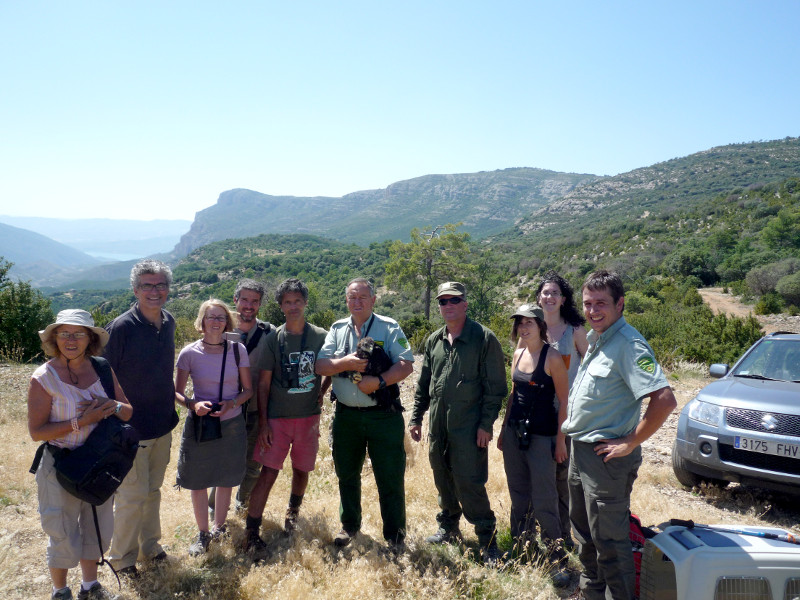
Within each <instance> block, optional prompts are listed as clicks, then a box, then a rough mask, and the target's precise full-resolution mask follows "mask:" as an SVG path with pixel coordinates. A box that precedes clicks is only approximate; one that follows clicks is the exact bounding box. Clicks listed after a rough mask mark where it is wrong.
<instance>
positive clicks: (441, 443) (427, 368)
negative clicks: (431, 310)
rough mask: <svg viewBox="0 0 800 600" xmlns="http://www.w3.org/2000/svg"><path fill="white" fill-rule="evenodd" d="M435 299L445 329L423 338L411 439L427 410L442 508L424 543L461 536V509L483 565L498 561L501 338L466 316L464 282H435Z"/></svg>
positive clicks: (415, 436) (418, 435) (502, 387)
mask: <svg viewBox="0 0 800 600" xmlns="http://www.w3.org/2000/svg"><path fill="white" fill-rule="evenodd" d="M436 298H437V300H438V302H439V312H440V313H441V315H442V317H443V318H444V322H445V326H444V327H442V328H441V329H439V330H438V331H435V332H433V333H432V334H431V335H430V337H429V338H428V339H427V340H426V342H425V354H424V361H423V363H422V370H421V371H420V375H419V380H418V381H417V390H416V393H415V397H414V412H413V414H412V416H411V421H410V426H409V430H410V434H411V439H413V440H414V441H416V442H418V441H419V440H420V439H421V437H422V431H421V429H422V418H423V415H424V414H425V411H427V410H428V408H430V409H431V415H430V422H429V430H428V439H429V441H430V449H429V454H428V457H429V459H430V463H431V468H432V469H433V478H434V482H435V483H436V489H437V490H438V492H439V507H440V508H441V512H440V513H439V514H438V515H437V516H436V520H437V522H438V523H439V529H438V531H437V532H436V533H435V534H434V535H432V536H431V537H429V538H427V540H426V541H427V542H429V543H434V544H442V543H446V542H450V541H454V540H456V539H458V538H460V537H461V532H460V531H459V525H458V522H459V519H460V518H461V513H462V512H463V513H464V516H465V517H466V519H467V521H469V522H470V523H472V524H473V525H474V526H475V533H476V534H477V536H478V541H479V542H480V545H481V554H482V555H483V560H484V562H485V563H486V564H487V565H491V566H494V565H495V564H496V563H497V560H498V558H499V551H498V549H497V540H496V536H495V525H496V519H495V516H494V512H492V509H491V507H490V505H489V496H488V494H487V493H486V481H487V480H488V478H489V454H488V447H489V442H490V441H491V440H492V425H493V424H494V422H495V420H496V419H497V415H498V413H499V412H500V406H501V405H502V402H503V398H505V396H506V395H507V393H508V389H507V386H506V371H505V359H504V357H503V350H502V348H501V347H500V342H498V341H497V338H496V337H495V335H494V333H492V332H491V331H490V330H489V329H487V328H486V327H484V326H483V325H481V324H480V323H476V322H475V321H473V320H471V319H468V318H467V291H466V288H465V287H464V285H463V284H462V283H459V282H457V281H448V282H446V283H443V284H441V285H440V286H439V288H438V290H437V293H436Z"/></svg>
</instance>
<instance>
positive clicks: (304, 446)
mask: <svg viewBox="0 0 800 600" xmlns="http://www.w3.org/2000/svg"><path fill="white" fill-rule="evenodd" d="M319 417H320V416H319V415H311V416H310V417H301V418H298V419H269V426H270V427H271V428H272V446H271V447H270V448H265V447H264V446H262V445H261V443H260V442H259V443H258V444H256V449H255V451H254V452H253V460H254V461H256V462H258V463H261V464H262V465H264V466H265V467H269V468H270V469H275V470H276V471H280V470H281V469H282V468H283V462H284V461H285V460H286V455H287V454H289V447H290V446H291V450H292V467H294V468H295V469H297V470H298V471H305V472H310V471H313V470H314V465H315V464H316V462H317V451H318V450H319Z"/></svg>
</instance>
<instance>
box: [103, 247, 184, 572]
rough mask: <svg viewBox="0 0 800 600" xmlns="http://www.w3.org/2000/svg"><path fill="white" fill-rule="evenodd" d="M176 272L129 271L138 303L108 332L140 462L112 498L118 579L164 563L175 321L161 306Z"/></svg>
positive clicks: (158, 267)
mask: <svg viewBox="0 0 800 600" xmlns="http://www.w3.org/2000/svg"><path fill="white" fill-rule="evenodd" d="M171 283H172V271H171V269H170V268H169V267H168V266H167V265H166V264H164V263H163V262H161V261H158V260H151V259H146V260H143V261H140V262H139V263H137V264H136V265H134V267H133V269H132V270H131V287H132V288H133V294H134V296H135V297H136V303H135V304H134V305H133V306H132V307H131V308H130V310H128V311H127V312H124V313H122V314H121V315H120V316H118V317H117V318H116V319H114V320H113V321H111V323H109V324H108V325H107V326H106V330H107V331H108V333H109V336H110V337H109V340H108V344H107V345H106V347H105V357H106V358H107V359H108V361H109V362H110V363H111V367H112V368H113V369H114V373H116V375H117V379H118V380H119V383H120V385H121V386H122V389H123V390H125V395H126V396H127V397H128V400H129V401H130V403H131V405H132V406H133V408H134V411H133V412H134V416H133V417H132V418H131V420H130V424H131V425H133V427H134V428H136V431H137V432H138V433H139V436H140V438H141V442H139V451H138V452H137V454H136V460H135V462H134V464H133V468H132V469H131V471H130V473H128V476H127V477H126V478H125V480H124V481H123V482H122V485H121V486H120V487H119V489H118V490H117V492H116V495H115V497H114V537H113V538H112V540H111V549H110V551H109V559H110V561H111V564H112V565H113V566H114V568H115V569H116V570H117V572H118V573H121V574H125V575H128V576H130V577H135V576H136V575H138V571H137V569H136V562H137V561H156V562H158V561H163V560H164V559H166V558H167V554H166V552H165V551H164V549H163V548H162V546H161V544H160V542H159V540H160V539H161V517H160V508H161V484H162V483H163V482H164V474H165V472H166V470H167V464H169V457H170V445H171V441H172V434H171V432H172V429H173V428H174V427H175V425H177V424H178V413H177V412H176V410H175V383H174V380H173V377H172V373H173V366H174V364H175V319H174V318H173V317H172V315H171V314H170V313H168V312H167V311H166V310H164V308H163V306H164V304H165V303H166V301H167V296H168V295H169V286H170V284H171Z"/></svg>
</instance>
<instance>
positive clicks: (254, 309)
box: [208, 279, 275, 513]
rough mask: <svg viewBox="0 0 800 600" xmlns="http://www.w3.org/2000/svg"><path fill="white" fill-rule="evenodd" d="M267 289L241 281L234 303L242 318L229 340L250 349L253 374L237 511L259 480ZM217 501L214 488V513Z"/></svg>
mask: <svg viewBox="0 0 800 600" xmlns="http://www.w3.org/2000/svg"><path fill="white" fill-rule="evenodd" d="M265 292H266V288H265V287H264V284H262V283H259V282H258V281H256V280H254V279H242V280H241V281H239V283H237V284H236V290H235V291H234V292H233V303H234V306H235V307H236V313H237V314H238V316H239V324H238V325H237V326H236V327H235V328H234V329H233V331H231V332H229V333H227V334H226V338H227V339H229V340H230V341H233V342H241V343H242V344H243V345H244V347H245V348H247V355H248V356H249V358H250V375H251V378H252V380H253V387H252V390H253V395H252V397H251V398H250V400H248V401H247V402H245V406H243V407H242V411H243V413H244V416H245V428H246V430H247V470H246V471H245V473H244V477H243V478H242V482H241V483H240V484H239V489H238V490H237V492H236V512H238V513H243V512H246V511H247V503H248V501H249V499H250V493H251V492H252V491H253V487H254V486H255V485H256V481H258V475H259V473H260V472H261V465H260V464H259V463H258V462H256V461H255V460H253V452H254V451H255V448H256V441H258V376H259V373H261V370H262V369H263V368H264V365H263V360H264V353H265V351H266V348H267V335H268V334H269V333H270V332H272V331H274V330H275V328H274V327H273V326H272V324H271V323H269V322H268V321H262V320H261V319H259V318H258V311H259V310H261V302H262V301H263V299H264V293H265ZM215 501H216V488H211V492H210V493H209V495H208V507H209V508H210V509H211V510H212V511H213V510H214V503H215Z"/></svg>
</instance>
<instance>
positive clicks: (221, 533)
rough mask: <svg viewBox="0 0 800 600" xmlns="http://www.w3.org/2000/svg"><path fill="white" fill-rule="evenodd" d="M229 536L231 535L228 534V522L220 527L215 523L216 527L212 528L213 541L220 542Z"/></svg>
mask: <svg viewBox="0 0 800 600" xmlns="http://www.w3.org/2000/svg"><path fill="white" fill-rule="evenodd" d="M227 537H229V536H228V524H227V523H223V524H222V525H220V526H219V527H217V526H216V525H215V526H214V528H213V529H212V530H211V541H212V542H220V541H222V540H223V539H225V538H227Z"/></svg>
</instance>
